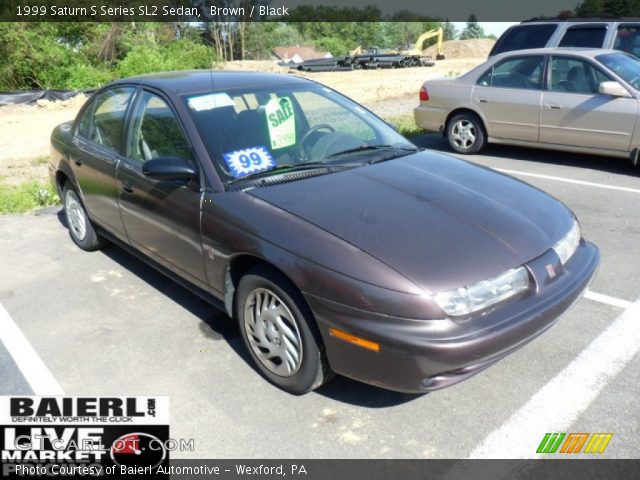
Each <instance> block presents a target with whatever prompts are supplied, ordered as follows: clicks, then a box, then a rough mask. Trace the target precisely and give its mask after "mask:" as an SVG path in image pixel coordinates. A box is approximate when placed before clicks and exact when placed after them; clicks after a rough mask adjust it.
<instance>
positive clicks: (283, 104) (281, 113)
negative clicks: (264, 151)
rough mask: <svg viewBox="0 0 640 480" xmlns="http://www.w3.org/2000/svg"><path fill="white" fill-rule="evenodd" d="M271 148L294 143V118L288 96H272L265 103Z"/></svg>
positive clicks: (291, 103) (274, 148) (275, 148)
mask: <svg viewBox="0 0 640 480" xmlns="http://www.w3.org/2000/svg"><path fill="white" fill-rule="evenodd" d="M264 108H265V113H266V114H267V126H268V128H269V138H270V139H271V149H272V150H277V149H278V148H284V147H289V146H291V145H295V143H296V118H295V114H294V111H293V102H291V99H289V98H288V97H281V98H272V99H271V100H269V101H268V102H267V104H266V105H265V107H264Z"/></svg>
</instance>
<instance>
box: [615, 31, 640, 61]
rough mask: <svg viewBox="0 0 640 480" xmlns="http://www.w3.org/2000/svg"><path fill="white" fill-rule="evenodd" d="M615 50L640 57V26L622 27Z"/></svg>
mask: <svg viewBox="0 0 640 480" xmlns="http://www.w3.org/2000/svg"><path fill="white" fill-rule="evenodd" d="M613 48H614V49H615V50H622V51H623V52H627V53H630V54H631V55H634V56H636V57H640V25H637V24H636V25H629V24H627V25H620V27H618V33H617V34H616V40H615V42H613Z"/></svg>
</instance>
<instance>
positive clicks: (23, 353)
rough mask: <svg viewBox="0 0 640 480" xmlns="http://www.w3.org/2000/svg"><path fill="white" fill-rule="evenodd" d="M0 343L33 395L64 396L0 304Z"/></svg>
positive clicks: (60, 388)
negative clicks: (11, 358)
mask: <svg viewBox="0 0 640 480" xmlns="http://www.w3.org/2000/svg"><path fill="white" fill-rule="evenodd" d="M0 341H1V342H2V343H3V344H4V346H5V348H6V349H7V351H8V352H9V355H11V356H12V357H13V360H14V361H15V362H16V365H17V366H18V368H19V369H20V371H21V372H22V375H23V376H24V378H25V380H26V381H27V383H28V384H29V386H30V387H31V390H33V393H34V394H35V395H64V391H63V390H62V387H60V385H59V384H58V382H57V381H56V379H55V378H54V377H53V375H52V374H51V372H50V371H49V369H48V368H47V366H46V365H45V364H44V362H43V361H42V359H41V358H40V355H38V353H37V352H36V351H35V350H34V349H33V347H32V346H31V344H30V343H29V340H27V338H26V337H25V336H24V334H23V333H22V331H21V330H20V328H18V326H17V325H16V324H15V322H14V321H13V319H12V318H11V316H10V315H9V312H7V311H6V310H5V308H4V307H3V306H2V304H0Z"/></svg>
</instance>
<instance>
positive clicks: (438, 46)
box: [400, 27, 444, 60]
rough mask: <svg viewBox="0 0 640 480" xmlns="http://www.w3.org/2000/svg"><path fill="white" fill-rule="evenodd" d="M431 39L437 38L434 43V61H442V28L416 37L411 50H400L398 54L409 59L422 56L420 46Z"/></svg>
mask: <svg viewBox="0 0 640 480" xmlns="http://www.w3.org/2000/svg"><path fill="white" fill-rule="evenodd" d="M433 37H437V39H438V40H437V43H436V49H437V54H436V60H444V50H443V48H442V43H443V42H444V30H442V27H439V28H435V29H433V30H429V31H428V32H424V33H423V34H422V35H420V36H419V37H418V39H417V40H416V43H415V44H414V45H413V48H411V49H408V50H402V51H401V52H400V53H401V54H402V55H406V56H409V57H411V56H416V55H417V56H422V44H423V43H424V42H425V40H428V39H430V38H433Z"/></svg>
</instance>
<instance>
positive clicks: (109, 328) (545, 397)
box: [0, 135, 640, 458]
mask: <svg viewBox="0 0 640 480" xmlns="http://www.w3.org/2000/svg"><path fill="white" fill-rule="evenodd" d="M415 141H416V143H418V144H420V145H423V146H427V147H429V148H432V149H435V150H442V151H444V152H447V153H448V152H449V149H448V147H447V144H446V142H445V140H444V139H442V138H441V137H439V136H437V135H429V136H424V137H420V138H417V139H416V140H415ZM465 158H466V159H467V160H469V161H472V162H476V163H479V164H481V165H484V166H487V167H491V168H497V169H500V170H502V171H508V172H509V173H510V174H512V175H514V176H516V177H518V178H520V179H522V180H524V181H526V182H529V183H531V184H532V185H535V186H537V187H539V188H541V189H543V190H545V191H547V192H549V193H550V194H552V195H554V196H555V197H557V198H559V199H560V200H562V201H563V202H565V203H566V204H567V205H568V206H569V207H570V208H571V209H573V210H574V212H575V213H576V214H577V216H578V218H579V219H580V222H581V225H582V230H583V234H584V236H585V237H586V238H587V239H589V240H590V241H592V242H594V243H596V244H597V245H598V246H599V247H600V249H601V252H602V264H601V267H600V271H599V273H598V276H597V278H596V280H595V282H594V283H593V285H592V286H591V292H590V294H589V295H588V296H587V298H583V299H581V300H580V301H579V302H578V303H577V304H576V305H575V306H574V307H573V308H572V309H571V310H570V311H569V312H567V313H566V314H565V315H564V316H563V317H562V318H561V320H560V321H559V322H558V323H557V324H556V325H555V326H554V327H553V328H551V329H550V330H549V331H547V332H546V333H545V334H543V335H542V336H541V337H539V338H538V339H536V340H535V341H533V342H532V343H530V344H528V345H527V346H525V347H524V348H522V349H521V350H519V351H517V352H516V353H514V354H512V355H510V356H509V357H507V358H506V359H504V360H503V361H501V362H499V363H498V364H496V365H495V366H493V367H491V368H490V369H488V370H486V371H485V372H483V373H481V374H479V375H477V376H475V377H473V378H471V379H470V380H468V381H465V382H463V383H461V384H459V385H456V386H454V387H451V388H447V389H444V390H441V391H437V392H433V393H430V394H428V395H417V396H416V395H407V394H400V393H394V392H390V391H385V390H382V389H379V388H375V387H371V386H367V385H363V384H360V383H357V382H354V381H351V380H348V379H345V378H340V377H338V378H335V379H334V380H333V381H332V382H331V383H329V384H328V385H326V386H324V387H323V388H321V389H319V390H318V391H316V392H312V393H309V394H307V395H304V396H300V397H295V396H291V395H289V394H286V393H284V392H282V391H280V390H278V389H277V388H275V387H273V386H272V385H270V384H269V383H267V382H266V381H265V380H263V379H262V377H260V376H259V375H258V374H257V373H256V372H255V370H254V368H253V367H252V365H251V363H250V361H249V357H248V354H247V352H246V351H245V349H244V345H243V344H242V340H241V338H240V336H239V330H238V327H237V326H236V324H235V323H234V322H233V321H232V320H230V319H229V318H227V317H226V315H225V314H223V313H221V312H219V311H217V310H215V309H214V308H213V307H211V306H209V305H207V304H206V303H205V302H203V301H202V300H200V299H199V298H198V297H196V296H194V295H193V294H191V293H190V292H188V291H187V290H185V289H184V288H182V287H180V286H179V285H177V284H176V283H174V282H172V281H171V280H169V279H167V278H165V277H163V276H162V275H161V274H159V273H157V272H155V271H154V270H153V269H151V268H150V267H148V266H146V265H145V264H144V263H143V262H141V261H139V260H137V259H135V258H134V257H132V256H131V255H129V254H127V253H126V252H125V251H123V250H121V249H120V248H118V247H115V246H111V247H109V248H107V249H105V250H103V251H99V252H93V253H87V252H83V251H81V250H80V249H78V248H77V247H75V245H74V244H73V243H72V241H71V240H70V238H69V236H68V233H67V230H66V228H65V219H64V214H63V213H62V212H61V211H60V209H59V208H50V209H46V210H42V211H39V212H36V213H31V214H25V215H6V216H2V217H0V305H1V306H2V307H4V310H6V314H4V320H3V321H5V322H11V323H12V324H13V325H14V326H15V327H17V328H16V329H15V332H17V333H15V335H20V334H21V335H23V336H24V339H23V340H25V341H24V342H23V343H21V342H22V340H20V342H18V340H16V341H15V343H14V341H13V337H8V334H5V337H4V338H5V344H4V345H3V343H0V394H1V395H11V394H28V393H39V391H40V390H42V388H51V387H50V385H51V383H50V384H49V387H43V386H42V384H41V383H40V380H38V378H41V377H42V378H44V377H45V376H46V375H50V376H51V379H50V380H51V381H53V382H57V385H58V386H59V388H60V390H61V391H62V392H64V393H65V394H67V395H169V396H170V402H171V407H170V410H171V436H172V437H174V438H186V439H190V438H193V439H194V440H195V451H193V452H180V453H178V452H176V453H174V457H183V458H187V457H193V458H466V457H470V456H471V457H493V458H500V457H509V456H514V457H534V456H535V454H536V453H535V450H536V448H537V446H538V444H539V443H540V441H541V440H542V437H543V436H544V434H545V433H546V432H610V433H613V437H612V440H611V441H610V444H609V445H608V447H607V449H606V451H605V452H604V453H603V454H601V455H599V457H602V458H637V456H638V453H637V452H638V451H640V434H639V433H640V432H639V430H640V409H639V408H638V407H637V401H638V398H640V356H639V355H638V354H637V352H638V351H640V342H636V337H635V336H636V335H637V333H635V332H636V331H640V328H636V324H640V307H639V306H638V305H639V304H638V303H636V302H637V301H638V299H639V298H640V287H639V284H640V268H639V266H640V220H639V219H638V207H637V205H638V204H639V202H640V169H634V168H632V166H631V165H630V164H628V163H627V162H626V161H624V160H620V159H615V158H606V157H595V156H586V155H574V154H568V153H561V152H548V151H542V150H532V149H523V148H512V147H499V146H491V147H489V148H488V149H487V150H486V151H485V152H483V153H482V154H479V155H473V156H469V157H465ZM634 322H635V323H634ZM7 325H8V323H7ZM12 328H13V327H12ZM12 331H13V330H12ZM0 338H3V337H1V336H0ZM6 343H8V345H7V344H6ZM16 345H20V346H21V347H20V348H24V349H27V350H28V348H31V349H32V353H35V354H36V355H37V356H38V357H39V358H40V359H41V360H42V364H43V365H41V368H42V369H43V370H42V371H43V372H44V373H43V374H42V375H41V376H36V377H34V378H26V377H25V375H24V374H23V370H22V367H23V365H22V363H21V362H24V357H23V356H22V355H21V353H20V351H18V349H17V347H16ZM25 355H26V354H25ZM47 372H48V373H47ZM40 393H43V392H40Z"/></svg>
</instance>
